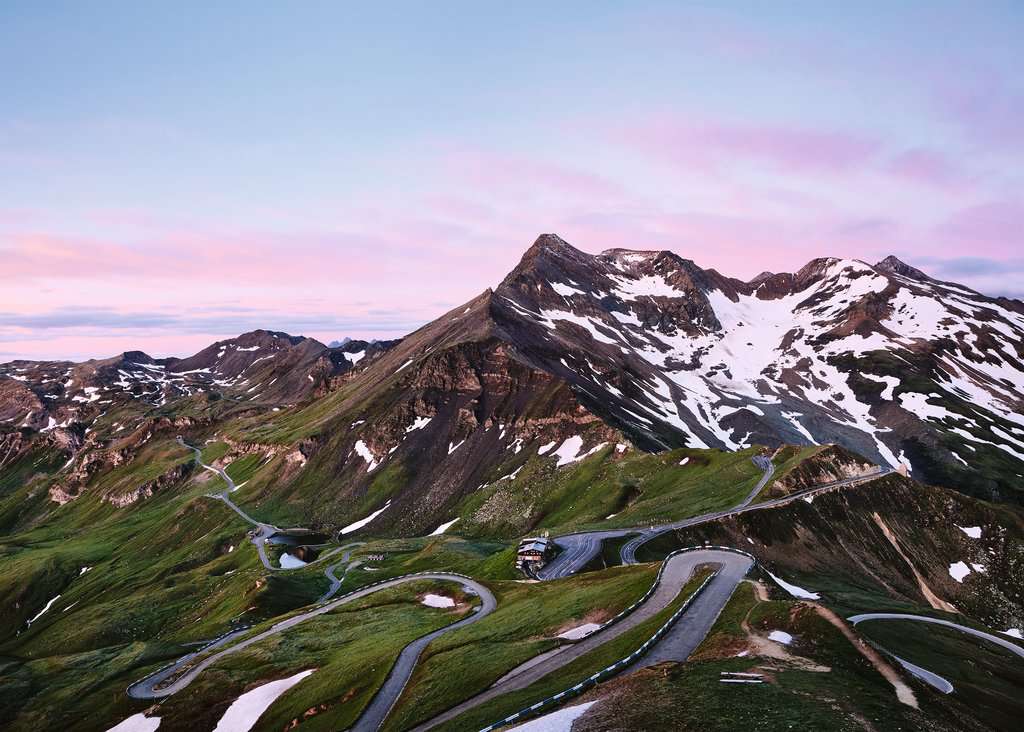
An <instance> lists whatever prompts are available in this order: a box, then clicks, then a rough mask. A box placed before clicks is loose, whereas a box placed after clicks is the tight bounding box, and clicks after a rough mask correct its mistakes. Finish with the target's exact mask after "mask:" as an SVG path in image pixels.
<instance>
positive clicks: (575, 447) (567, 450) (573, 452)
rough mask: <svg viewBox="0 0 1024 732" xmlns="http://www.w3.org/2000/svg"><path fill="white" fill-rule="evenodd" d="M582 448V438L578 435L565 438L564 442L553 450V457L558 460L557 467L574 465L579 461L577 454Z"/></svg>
mask: <svg viewBox="0 0 1024 732" xmlns="http://www.w3.org/2000/svg"><path fill="white" fill-rule="evenodd" d="M581 447H583V438H582V437H580V436H579V435H575V436H573V437H567V438H566V439H565V441H564V442H563V443H562V444H561V445H559V446H558V449H557V450H555V452H554V455H555V456H556V457H557V458H558V463H557V465H558V467H562V466H563V465H568V464H569V463H574V462H576V461H577V460H579V459H580V457H579V452H580V448H581Z"/></svg>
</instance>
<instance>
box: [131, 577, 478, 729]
mask: <svg viewBox="0 0 1024 732" xmlns="http://www.w3.org/2000/svg"><path fill="white" fill-rule="evenodd" d="M423 579H435V580H442V581H448V582H458V583H459V584H461V585H462V586H463V587H465V588H466V590H467V591H469V592H472V593H474V594H476V595H478V596H479V597H480V602H481V605H480V608H479V610H477V611H476V612H475V613H473V614H472V615H470V616H468V617H465V618H463V619H462V620H459V621H458V622H455V623H452V624H451V625H448V626H445V627H444V628H441V629H439V630H436V631H434V632H433V633H430V634H428V635H426V636H424V637H423V638H420V639H419V640H418V641H413V643H410V644H409V645H408V646H406V647H405V649H404V650H403V651H402V653H401V655H399V658H398V661H397V662H396V664H395V668H394V669H392V671H391V675H390V676H389V677H388V680H387V681H386V682H385V684H384V686H383V687H382V689H381V691H380V692H379V693H378V694H377V698H375V699H374V701H373V702H372V703H371V707H370V708H368V709H367V713H369V709H371V708H372V707H373V705H376V704H378V698H382V697H383V701H381V702H380V704H384V703H385V702H387V704H386V708H385V709H384V714H386V713H387V711H388V710H389V709H390V708H391V705H392V704H394V700H395V699H397V698H398V694H399V693H400V692H401V690H402V688H404V686H405V683H406V681H408V679H409V675H410V674H411V673H412V669H413V667H414V666H415V665H416V659H417V658H419V654H420V652H421V651H422V650H423V646H425V645H426V643H428V642H429V641H430V639H433V638H436V637H437V636H438V635H441V634H442V633H447V632H448V631H450V630H454V629H455V628H459V627H462V626H464V625H468V624H470V623H475V622H476V621H477V620H480V619H481V618H484V617H486V616H487V615H489V614H490V613H492V612H493V611H494V608H495V607H497V601H496V600H495V599H494V595H493V594H491V591H490V590H488V589H487V588H486V587H484V586H483V585H482V584H480V583H479V582H476V581H475V580H471V579H469V578H467V577H460V576H459V575H455V574H448V573H446V572H436V573H435V572H428V573H423V574H416V575H412V576H409V577H397V578H395V579H393V580H389V581H385V582H382V583H381V584H378V585H374V586H372V587H366V588H364V589H362V590H358V591H356V592H353V593H352V594H350V595H346V596H345V597H342V598H339V599H337V600H334V601H333V602H328V603H327V604H325V605H320V606H317V607H315V608H314V609H312V610H309V611H307V612H304V613H301V614H300V615H294V616H292V617H290V618H288V619H287V620H282V621H281V622H279V623H277V624H276V625H274V626H272V627H271V628H269V629H267V630H264V631H263V632H261V633H257V634H256V635H253V636H250V637H248V638H245V639H243V640H240V641H239V642H238V643H235V644H234V645H231V646H228V647H227V648H224V650H222V651H218V652H216V653H213V654H211V655H209V656H206V657H205V658H204V659H203V660H201V661H199V662H198V663H197V664H195V666H193V667H191V668H189V670H188V671H186V672H185V673H183V674H181V676H179V677H178V678H176V679H174V680H173V681H170V682H167V683H164V682H165V681H166V680H167V679H169V678H170V677H172V676H174V675H175V673H177V672H178V671H179V670H180V669H181V668H183V667H184V666H186V665H187V664H188V663H189V662H190V661H192V660H193V659H194V658H195V657H196V656H197V655H198V654H199V653H201V652H205V651H208V650H210V649H211V648H215V647H220V646H223V645H226V644H227V643H228V642H229V641H231V640H232V639H233V638H234V637H235V636H237V635H239V634H240V633H244V632H246V631H245V630H243V631H238V632H236V633H234V634H232V635H230V636H225V637H224V638H222V639H220V640H219V641H217V643H216V644H215V645H213V646H208V647H206V648H204V649H202V651H198V652H196V653H191V654H189V655H187V656H185V657H183V658H181V659H179V660H178V661H176V662H175V663H173V664H171V665H170V666H166V667H164V668H162V669H160V670H159V671H157V672H156V673H153V674H150V675H149V676H147V677H146V678H144V679H142V680H141V681H137V682H136V683H134V684H132V685H131V686H129V687H128V696H130V697H133V698H135V699H159V698H162V697H165V696H170V695H171V694H174V693H177V692H179V691H181V690H182V689H184V688H185V687H186V686H188V685H189V684H191V683H192V681H193V680H194V679H195V678H196V677H197V676H199V674H201V673H202V672H203V671H204V670H206V669H207V668H209V667H210V666H212V665H213V664H215V663H217V661H219V660H221V659H222V658H224V657H225V656H228V655H231V654H232V653H236V652H238V651H240V650H242V649H243V648H246V647H248V646H251V645H252V644H253V643H259V642H260V641H262V640H264V639H266V638H270V637H271V636H275V635H277V634H278V633H283V632H284V631H286V630H288V629H289V628H294V627H295V626H296V625H300V624H301V623H305V622H306V621H307V620H311V619H313V618H315V617H317V616H319V615H324V614H325V613H329V612H331V611H332V610H334V609H335V608H337V607H339V606H341V605H344V604H345V603H349V602H352V601H353V600H358V599H359V598H361V597H366V596H367V595H371V594H373V593H374V592H378V591H380V590H383V589H385V588H388V587H395V586H396V585H400V584H404V583H406V582H413V581H416V580H423ZM424 638H426V639H428V640H427V641H426V642H424V643H423V644H422V645H420V646H418V650H415V653H412V652H410V653H408V654H407V651H409V649H410V648H413V647H414V646H416V645H417V644H418V643H419V641H422V640H424ZM399 681H400V682H401V683H398V682H399ZM389 685H390V686H389ZM396 685H397V690H396ZM389 690H390V692H391V693H393V694H394V696H393V698H391V699H390V701H388V699H387V696H386V692H388V691H389ZM364 716H365V715H364ZM381 720H383V716H382V717H381ZM356 729H360V730H361V729H370V728H367V727H360V726H358V725H357V727H356ZM372 729H376V727H373V728H372Z"/></svg>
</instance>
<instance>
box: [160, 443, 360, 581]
mask: <svg viewBox="0 0 1024 732" xmlns="http://www.w3.org/2000/svg"><path fill="white" fill-rule="evenodd" d="M178 444H179V445H181V446H182V447H184V448H187V449H189V450H191V451H192V452H194V453H195V461H196V462H197V463H198V464H199V465H200V466H201V467H203V468H205V469H206V470H209V471H210V472H211V473H216V474H217V475H219V476H220V477H221V478H222V479H223V480H224V482H225V483H226V484H227V486H228V487H227V488H225V489H224V490H222V491H221V492H220V493H207V494H206V495H207V496H208V497H210V498H213V499H216V500H218V501H223V502H224V503H226V504H227V505H228V507H229V508H230V509H231V510H232V511H234V512H235V513H237V514H238V515H239V516H241V517H242V518H243V519H245V520H246V521H247V522H249V523H250V524H252V525H253V526H255V527H256V529H255V530H254V531H253V532H252V534H251V535H250V538H249V541H250V542H252V545H253V546H254V547H256V553H257V554H259V556H260V561H261V562H262V563H263V566H264V567H266V568H267V569H269V570H271V571H272V572H287V571H288V570H289V569H301V568H302V567H275V566H274V565H273V564H271V562H270V557H268V556H267V539H269V538H270V537H271V536H273V535H274V534H276V533H278V532H280V531H281V529H280V528H278V527H277V526H274V525H273V524H267V523H263V522H262V521H257V520H256V519H254V518H253V517H252V516H250V515H249V514H247V513H246V512H245V511H243V510H242V509H241V508H239V507H238V504H237V503H235V502H234V501H232V500H231V496H230V494H231V493H234V492H235V491H236V490H238V486H237V485H235V481H233V480H232V479H231V476H230V475H228V474H227V471H226V470H225V469H224V468H217V467H214V466H213V465H207V464H206V463H204V462H203V451H202V450H200V449H199V448H198V447H193V446H192V445H189V444H188V443H187V442H185V441H184V440H183V439H181V437H180V436H179V437H178ZM349 546H353V545H351V544H350V545H349ZM338 551H339V549H338V548H334V549H330V550H328V551H326V552H323V553H322V554H321V555H320V556H319V557H317V558H316V559H314V560H313V561H312V562H307V563H306V564H305V565H303V566H308V565H310V564H315V563H317V562H321V561H323V560H324V559H327V558H328V557H331V556H333V555H334V554H336V553H337V552H338ZM346 558H347V556H346ZM343 561H344V560H343ZM328 579H330V580H331V581H332V582H333V581H334V578H333V577H332V576H331V575H328ZM339 584H340V583H339ZM334 592H337V589H336V588H335V590H334V591H333V592H331V593H330V594H331V595H333V594H334ZM329 596H330V595H328V597H329Z"/></svg>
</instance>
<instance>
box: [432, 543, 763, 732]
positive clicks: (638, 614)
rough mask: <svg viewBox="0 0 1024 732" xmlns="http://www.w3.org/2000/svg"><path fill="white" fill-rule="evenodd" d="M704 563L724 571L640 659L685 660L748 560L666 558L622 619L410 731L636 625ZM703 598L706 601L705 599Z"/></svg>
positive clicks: (514, 686) (693, 555)
mask: <svg viewBox="0 0 1024 732" xmlns="http://www.w3.org/2000/svg"><path fill="white" fill-rule="evenodd" d="M704 564H712V565H719V566H720V567H721V568H722V570H721V571H720V572H719V573H718V574H717V575H716V576H715V578H714V579H713V580H712V581H711V583H710V584H709V585H708V587H706V588H705V590H704V592H703V593H701V595H700V596H699V597H698V598H697V600H696V601H695V602H694V603H693V605H691V606H690V608H689V609H688V610H687V611H686V613H685V614H684V615H683V616H682V617H681V618H680V619H679V621H678V622H677V623H676V624H675V625H674V626H673V628H672V630H671V631H670V632H669V634H668V635H666V636H665V637H664V638H663V639H662V640H661V642H659V643H658V644H657V645H656V646H655V647H654V648H653V649H652V651H651V653H650V654H648V655H647V656H645V657H644V659H643V660H642V661H641V663H642V664H643V665H644V666H648V665H651V664H654V663H658V662H659V661H662V660H665V659H668V658H672V659H676V658H677V657H678V656H680V655H681V654H684V655H682V657H681V658H679V660H685V658H686V657H687V656H689V654H690V652H692V650H693V648H695V647H696V646H697V644H699V643H700V641H701V640H703V638H704V636H705V635H706V634H707V632H708V630H709V629H710V628H711V626H712V625H713V624H714V622H715V618H717V617H718V614H719V612H721V609H722V607H724V605H725V603H726V602H727V601H728V599H729V597H730V596H731V595H732V593H733V590H735V589H736V585H737V584H739V582H740V580H742V579H743V577H744V575H746V573H747V571H748V570H749V569H750V566H751V564H752V561H751V560H750V559H749V558H748V557H744V556H741V555H739V554H734V553H732V552H724V551H719V550H715V549H701V550H697V551H692V552H686V553H683V554H676V555H674V556H672V557H670V558H669V559H668V560H667V562H666V564H665V569H664V571H663V573H662V577H661V583H660V584H659V585H658V588H657V589H656V590H655V591H654V594H653V595H651V597H649V598H648V599H647V602H645V603H644V604H643V605H642V606H640V607H639V608H637V609H636V610H634V611H633V612H632V613H631V614H629V615H627V616H626V617H625V618H624V619H623V620H621V621H619V622H618V623H616V624H615V625H611V626H608V627H607V628H605V629H604V630H599V631H597V632H595V633H593V634H591V635H589V636H587V637H586V638H585V639H583V640H581V641H579V642H578V643H575V644H572V645H566V646H563V650H560V651H558V652H557V653H554V654H550V655H547V656H546V657H545V658H544V659H543V660H542V661H540V662H539V663H537V662H535V661H533V660H531V661H527V662H526V663H524V664H522V665H521V666H520V667H519V669H521V671H520V672H519V673H517V670H516V669H514V670H513V671H511V672H510V673H508V674H506V675H505V676H503V677H502V679H501V680H499V681H498V682H497V683H496V684H495V685H494V686H492V687H490V688H489V689H487V690H486V691H484V692H482V693H480V694H477V695H476V696H474V697H471V698H470V699H467V700H466V701H464V702H462V703H461V704H459V705H457V706H455V707H453V708H451V709H449V710H448V711H446V712H444V713H442V714H439V715H438V716H436V717H434V718H433V719H431V720H429V721H427V722H425V723H423V724H420V725H418V726H417V727H414V728H413V732H423V731H424V730H428V729H432V728H433V727H436V726H437V725H439V724H442V723H444V722H448V721H450V720H452V719H455V718H456V717H458V716H459V715H460V714H463V713H464V712H466V711H468V710H470V709H474V708H476V707H478V706H480V705H481V704H485V703H487V702H488V701H490V700H492V699H494V698H496V697H499V696H502V695H503V694H508V693H509V692H513V691H518V690H520V689H525V688H526V687H527V686H529V685H530V684H532V683H534V682H535V681H538V680H539V679H542V678H544V677H545V676H547V675H548V674H550V673H552V672H553V671H557V670H558V669H560V668H563V667H564V666H566V665H567V664H569V663H571V662H572V661H574V660H576V659H577V658H579V657H580V656H583V655H584V654H586V653H589V652H590V651H593V650H594V649H595V648H599V647H600V646H603V645H604V644H605V643H608V642H609V641H611V640H613V639H615V638H617V637H619V636H620V635H622V634H623V633H626V632H627V631H629V630H631V629H633V628H635V627H637V626H638V625H640V624H641V623H643V622H644V621H646V620H648V619H650V618H652V617H654V616H655V615H657V614H658V613H659V612H661V611H662V610H664V609H665V608H666V607H668V606H669V604H670V603H671V602H672V601H673V600H674V599H675V598H676V597H677V596H678V595H679V593H680V591H682V589H683V587H684V586H685V585H686V583H687V582H688V581H689V579H690V577H691V576H693V573H694V571H695V570H696V568H697V567H699V566H701V565H704ZM705 598H708V599H707V600H705ZM687 649H688V650H687Z"/></svg>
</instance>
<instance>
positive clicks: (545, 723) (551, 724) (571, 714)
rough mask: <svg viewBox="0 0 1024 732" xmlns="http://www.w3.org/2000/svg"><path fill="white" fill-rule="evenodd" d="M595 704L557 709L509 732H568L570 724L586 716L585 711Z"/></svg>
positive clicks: (593, 702) (588, 703)
mask: <svg viewBox="0 0 1024 732" xmlns="http://www.w3.org/2000/svg"><path fill="white" fill-rule="evenodd" d="M595 704H597V702H596V701H592V702H586V703H585V704H577V705H576V706H574V707H566V708H565V709H559V710H558V711H557V712H551V714H545V715H544V716H543V717H538V718H537V719H534V720H531V721H529V722H527V723H526V724H520V725H517V726H515V727H512V728H511V729H510V730H509V732H570V731H571V730H572V723H573V722H575V721H576V720H577V719H579V718H580V717H582V716H583V715H584V714H586V711H587V710H588V709H590V708H591V707H592V706H594V705H595Z"/></svg>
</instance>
